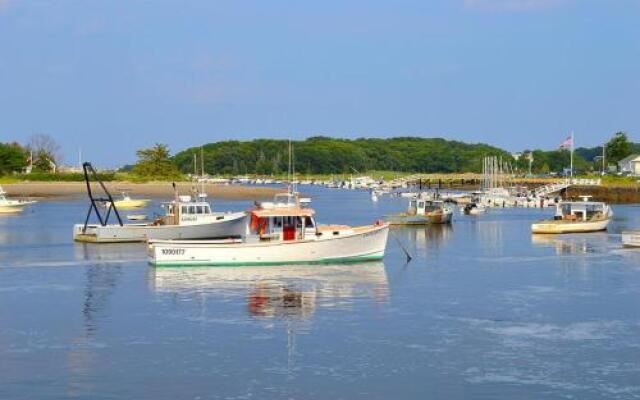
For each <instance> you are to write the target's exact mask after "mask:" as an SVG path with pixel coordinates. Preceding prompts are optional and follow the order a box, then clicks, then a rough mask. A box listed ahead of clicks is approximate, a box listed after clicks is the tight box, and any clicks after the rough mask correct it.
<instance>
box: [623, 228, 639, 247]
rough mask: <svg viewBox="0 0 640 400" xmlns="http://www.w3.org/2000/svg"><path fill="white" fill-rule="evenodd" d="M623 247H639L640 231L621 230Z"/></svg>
mask: <svg viewBox="0 0 640 400" xmlns="http://www.w3.org/2000/svg"><path fill="white" fill-rule="evenodd" d="M622 245H623V246H624V247H640V231H622Z"/></svg>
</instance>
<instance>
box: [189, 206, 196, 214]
mask: <svg viewBox="0 0 640 400" xmlns="http://www.w3.org/2000/svg"><path fill="white" fill-rule="evenodd" d="M195 213H196V206H189V214H195Z"/></svg>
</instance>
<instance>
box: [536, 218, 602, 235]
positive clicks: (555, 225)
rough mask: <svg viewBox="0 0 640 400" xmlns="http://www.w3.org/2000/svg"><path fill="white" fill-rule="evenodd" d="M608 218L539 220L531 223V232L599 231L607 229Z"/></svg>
mask: <svg viewBox="0 0 640 400" xmlns="http://www.w3.org/2000/svg"><path fill="white" fill-rule="evenodd" d="M609 221H610V219H603V220H598V221H580V222H576V221H571V222H569V221H540V222H535V223H533V224H532V225H531V232H532V233H544V234H562V233H587V232H599V231H604V230H606V229H607V225H609Z"/></svg>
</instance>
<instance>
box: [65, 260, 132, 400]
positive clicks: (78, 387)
mask: <svg viewBox="0 0 640 400" xmlns="http://www.w3.org/2000/svg"><path fill="white" fill-rule="evenodd" d="M121 273H122V270H121V268H120V266H117V265H115V266H114V265H105V264H93V265H89V266H87V268H86V270H85V287H84V292H83V303H82V316H83V329H82V331H81V332H80V333H79V334H78V335H77V336H76V337H74V338H72V339H71V348H70V350H69V352H68V354H67V367H68V369H69V372H70V374H71V377H72V378H71V379H70V381H69V387H68V389H67V395H69V396H77V395H80V394H83V393H88V392H90V391H91V390H92V389H93V384H92V382H93V380H92V371H93V370H94V368H95V362H96V357H97V355H96V354H95V349H96V348H97V347H100V344H99V343H98V342H97V339H96V337H97V335H98V331H99V326H100V321H102V320H104V319H107V318H108V317H109V305H110V302H111V297H112V296H113V292H114V291H115V289H116V287H117V285H118V282H119V279H120V275H121Z"/></svg>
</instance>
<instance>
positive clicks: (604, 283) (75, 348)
mask: <svg viewBox="0 0 640 400" xmlns="http://www.w3.org/2000/svg"><path fill="white" fill-rule="evenodd" d="M301 191H303V192H305V193H309V194H310V195H312V196H313V206H314V208H315V209H316V211H317V218H318V221H319V222H320V223H346V224H351V225H357V224H369V223H372V222H373V221H374V220H376V219H378V218H380V217H382V216H383V215H386V214H390V213H394V212H399V211H402V210H404V208H405V207H406V205H407V201H408V200H407V199H402V198H390V197H382V198H381V199H380V201H378V202H375V203H374V202H371V199H370V195H369V193H367V192H364V191H345V190H330V189H324V188H317V187H302V188H301ZM159 201H160V199H158V201H157V202H156V204H155V205H157V203H158V202H159ZM155 205H154V206H155ZM250 205H251V202H249V201H245V202H229V201H214V208H215V209H216V210H218V211H220V210H227V209H229V210H243V209H246V208H248V207H249V206H250ZM86 211H87V202H86V201H85V200H84V199H77V200H72V201H69V200H62V199H60V200H48V201H43V202H41V203H38V204H37V205H35V206H34V207H31V208H30V209H27V210H26V211H25V212H24V213H23V214H22V215H18V216H2V217H0V399H40V398H41V399H45V398H46V399H68V398H73V399H284V398H289V399H392V398H394V399H395V398H397V399H424V398H433V399H436V398H441V399H470V398H473V399H497V398H503V399H540V398H544V399H603V398H607V399H632V398H640V361H639V360H640V334H639V333H640V307H639V306H640V251H637V250H633V249H624V248H622V246H621V243H620V232H621V231H622V230H623V229H631V228H637V227H640V207H638V206H635V205H621V206H615V205H614V206H613V211H614V213H615V218H614V221H613V222H612V223H611V225H610V228H609V231H608V232H603V233H593V234H582V235H563V236H550V237H549V236H540V237H539V236H535V237H532V235H531V233H530V225H531V222H533V221H535V220H538V219H541V218H546V217H550V216H551V215H552V214H553V209H544V210H540V209H492V210H489V211H488V212H487V213H486V214H483V215H479V216H463V215H460V214H459V212H456V215H455V216H454V221H453V224H452V225H451V226H448V225H444V226H430V227H426V228H424V227H420V228H398V229H393V230H392V234H391V235H390V236H389V243H388V248H387V254H386V256H385V259H384V262H373V263H363V264H348V265H322V266H286V267H234V268H231V267H229V268H226V267H221V268H206V267H198V268H187V267H185V268H153V267H151V266H149V265H148V264H147V259H146V246H145V245H144V244H105V245H96V244H79V243H73V241H72V240H71V234H72V225H73V223H76V222H81V221H83V220H84V216H85V214H86ZM156 211H157V212H159V209H157V210H156ZM152 212H153V210H148V211H147V213H152ZM135 213H136V214H139V213H140V212H139V211H136V212H135ZM399 243H401V244H402V245H403V246H404V247H406V248H407V250H408V251H409V252H410V253H411V255H412V256H413V260H412V261H411V262H409V263H407V262H406V259H405V257H404V255H403V253H402V250H401V248H400V246H399Z"/></svg>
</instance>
